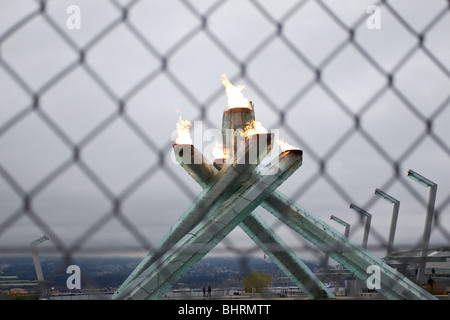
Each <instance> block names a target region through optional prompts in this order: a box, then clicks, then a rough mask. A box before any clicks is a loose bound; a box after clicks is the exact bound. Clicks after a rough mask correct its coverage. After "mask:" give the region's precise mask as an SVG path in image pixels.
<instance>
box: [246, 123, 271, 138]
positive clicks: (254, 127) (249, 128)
mask: <svg viewBox="0 0 450 320" xmlns="http://www.w3.org/2000/svg"><path fill="white" fill-rule="evenodd" d="M246 124H247V125H246V126H245V128H244V132H245V135H246V136H250V135H253V134H260V133H267V129H266V128H264V127H263V125H262V124H261V122H259V121H255V120H253V121H252V122H251V123H250V122H247V123H246Z"/></svg>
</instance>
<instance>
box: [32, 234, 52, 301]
mask: <svg viewBox="0 0 450 320" xmlns="http://www.w3.org/2000/svg"><path fill="white" fill-rule="evenodd" d="M47 240H50V239H49V237H47V236H46V235H44V236H42V237H40V238H38V239H36V240H34V241H33V242H31V243H30V247H31V253H32V255H33V263H34V268H35V269H36V276H37V280H38V283H39V287H40V289H41V297H42V298H45V297H46V296H47V288H46V287H45V282H44V274H43V273H42V268H41V262H40V261H39V255H38V250H37V246H38V245H40V244H41V243H42V242H44V241H47Z"/></svg>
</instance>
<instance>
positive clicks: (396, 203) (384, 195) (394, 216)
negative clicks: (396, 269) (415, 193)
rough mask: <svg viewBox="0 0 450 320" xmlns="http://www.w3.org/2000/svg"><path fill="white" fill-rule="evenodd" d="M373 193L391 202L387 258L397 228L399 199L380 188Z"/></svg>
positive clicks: (390, 254)
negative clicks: (392, 206)
mask: <svg viewBox="0 0 450 320" xmlns="http://www.w3.org/2000/svg"><path fill="white" fill-rule="evenodd" d="M375 195H377V196H379V197H380V198H382V199H384V200H386V201H387V202H390V203H393V204H394V208H393V209H392V219H391V229H390V230H389V239H388V245H387V249H386V260H389V259H390V258H391V256H392V251H393V247H394V237H395V230H396V228H397V220H398V211H399V209H400V201H398V200H397V199H395V198H393V197H391V196H390V195H388V194H387V193H385V192H384V191H382V190H380V189H375Z"/></svg>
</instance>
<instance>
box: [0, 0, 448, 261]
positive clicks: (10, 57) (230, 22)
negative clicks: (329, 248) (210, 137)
mask: <svg viewBox="0 0 450 320" xmlns="http://www.w3.org/2000/svg"><path fill="white" fill-rule="evenodd" d="M135 2H136V3H135ZM374 2H375V1H356V0H342V1H336V0H328V1H326V0H323V1H321V3H322V4H323V5H319V4H318V2H317V1H304V2H302V1H292V0H282V1H275V0H264V1H246V0H234V1H233V0H230V1H223V4H220V5H217V2H216V1H206V0H201V1H200V0H191V1H189V0H185V1H176V0H171V1H156V0H155V1H147V0H143V1H125V0H122V1H119V0H116V1H107V0H95V1H92V0H77V1H75V0H71V1H65V0H59V1H48V2H47V5H46V7H45V15H43V14H39V5H38V2H37V1H32V0H3V1H1V2H0V49H1V56H0V169H1V170H0V250H2V251H3V250H6V251H8V252H14V250H16V249H14V248H17V251H21V250H22V251H23V250H25V251H26V250H28V244H29V243H30V242H31V241H33V240H35V239H36V238H38V237H40V236H41V235H43V234H44V233H45V232H46V230H51V237H52V236H53V237H52V239H51V241H49V242H47V243H46V244H44V245H43V246H42V248H43V250H45V248H47V249H53V248H55V247H56V246H59V245H61V246H63V247H64V248H71V247H72V246H73V245H74V244H76V243H80V244H81V245H82V248H83V249H84V250H86V251H89V248H94V249H93V250H94V251H96V252H99V251H102V252H103V251H108V250H110V251H111V252H115V253H118V252H120V253H124V251H123V250H122V249H120V248H122V247H130V248H134V249H140V250H141V251H140V253H141V254H143V253H145V252H146V250H144V249H142V247H143V246H145V245H153V244H156V243H157V242H158V241H159V240H160V239H161V237H162V236H163V235H164V234H165V232H166V231H167V230H168V229H169V228H170V227H171V226H172V225H173V224H174V222H175V221H176V219H177V218H178V217H179V216H180V215H181V214H182V212H183V211H184V210H185V209H186V208H187V207H188V205H189V204H190V203H191V201H192V200H193V199H194V197H195V196H196V195H197V194H199V193H200V191H201V188H200V187H199V186H197V185H196V183H195V182H194V181H192V179H191V178H190V177H189V176H188V175H187V173H186V172H185V171H184V170H183V169H182V168H180V167H179V166H178V165H177V164H175V163H173V162H172V161H171V157H170V155H171V152H172V150H171V144H172V141H173V140H172V139H173V132H174V129H175V123H176V121H177V119H178V117H179V116H180V115H181V116H182V117H183V118H184V119H188V120H190V121H192V122H193V121H195V120H200V119H201V116H202V108H205V116H206V118H205V121H203V122H202V128H203V130H204V131H206V130H207V129H211V128H220V127H221V121H222V111H223V108H224V107H226V101H227V100H226V95H225V90H224V88H223V87H222V84H221V75H222V74H224V73H226V74H227V75H228V77H229V78H230V79H232V81H233V82H234V83H235V84H241V85H245V86H246V88H245V89H244V91H243V93H244V95H245V96H246V97H247V98H248V99H249V100H252V101H253V102H254V105H255V113H256V118H257V120H258V121H261V122H262V124H263V125H264V126H265V127H266V128H267V129H278V130H279V131H280V135H281V137H283V138H285V140H287V141H288V142H289V143H291V144H294V145H296V146H298V147H300V148H302V149H303V151H304V160H303V165H302V167H301V168H300V169H299V170H298V171H297V172H296V173H295V174H294V175H293V176H292V177H291V178H290V179H289V180H288V181H287V182H286V183H285V184H283V185H282V186H281V187H280V188H279V190H280V191H282V192H283V193H285V194H287V195H289V196H294V197H295V200H296V201H297V202H298V203H299V204H300V205H302V206H303V207H305V208H307V209H308V210H309V211H310V212H311V213H313V214H314V215H316V216H318V217H320V218H322V219H323V220H325V221H327V222H329V223H330V225H332V226H333V227H335V228H336V229H338V230H340V231H342V232H343V227H342V226H340V225H336V224H334V222H333V221H330V220H329V218H330V215H332V214H333V215H335V216H337V217H339V218H341V219H342V220H345V221H347V222H348V223H350V224H351V225H352V227H353V229H352V227H351V229H350V236H351V238H352V240H354V241H355V242H357V243H361V241H362V228H361V227H358V226H357V225H358V222H359V217H358V216H357V214H356V213H355V212H353V211H351V210H350V209H349V204H350V202H353V203H355V204H357V205H359V206H361V207H363V208H365V209H366V210H367V211H369V212H370V213H372V215H373V218H372V230H373V231H374V233H376V234H377V235H378V236H379V237H375V236H374V235H372V234H371V236H369V246H373V247H380V245H381V244H382V241H386V240H387V236H388V232H389V225H390V219H391V211H392V208H391V205H390V204H388V203H386V202H383V201H382V200H380V199H377V198H375V197H374V190H375V188H383V187H385V189H384V191H386V192H388V193H389V194H391V195H392V196H393V197H395V198H397V199H399V200H400V201H401V205H400V216H399V222H398V228H397V234H396V240H395V244H396V245H397V246H398V248H402V249H408V248H411V247H412V246H414V245H417V243H418V241H419V240H420V237H421V235H422V232H423V224H424V219H425V204H426V201H427V195H428V190H427V189H426V188H424V187H422V186H420V185H418V184H417V183H415V182H414V181H412V180H410V179H407V178H406V173H407V171H408V169H413V170H415V171H416V172H419V173H421V174H422V175H424V176H426V177H428V178H429V179H430V180H433V181H434V182H436V183H437V184H438V185H439V187H438V194H437V201H436V207H437V208H439V209H440V210H439V226H440V228H434V229H433V232H432V235H431V243H432V245H442V244H448V241H449V239H448V237H445V232H446V234H447V236H448V234H449V233H450V206H449V205H448V203H449V202H450V200H449V196H450V158H449V150H450V143H449V141H450V139H449V138H450V127H449V125H448V123H449V121H450V111H449V109H450V108H449V97H450V77H449V75H450V38H449V37H448V30H450V11H449V10H448V9H447V10H446V8H448V2H447V1H444V0H432V1H423V0H422V1H420V0H417V1H411V0H403V1H400V0H398V1H388V2H389V4H390V6H391V7H392V9H393V10H395V12H396V13H398V14H399V15H400V16H401V17H402V18H403V19H404V21H405V23H406V24H407V25H408V26H409V27H406V26H405V24H402V23H400V22H399V20H398V19H397V18H396V17H395V15H394V14H392V12H391V10H389V8H387V7H385V6H380V9H381V11H380V13H381V29H378V30H377V29H374V30H370V29H369V28H367V26H366V19H368V18H369V16H370V15H369V14H367V13H366V9H367V7H368V6H369V5H371V4H374ZM73 4H76V5H78V6H79V7H80V9H81V29H79V30H76V29H75V30H70V29H68V28H67V26H66V21H67V19H68V17H69V15H70V14H67V13H66V9H67V7H68V6H69V5H73ZM128 4H133V5H132V6H131V7H130V9H129V10H128V15H127V20H126V21H127V22H126V23H123V22H121V18H122V16H123V10H122V9H121V7H120V6H126V5H128ZM331 13H332V14H334V15H335V17H336V19H338V20H339V21H340V22H341V24H338V23H336V21H335V20H333V19H332V18H330V14H331ZM202 16H205V17H206V20H204V21H205V24H203V25H202ZM21 21H26V23H23V25H21V26H20V28H15V26H17V25H18V24H19V23H21ZM432 21H435V22H433V23H432ZM278 22H279V23H281V24H282V29H278V27H277V23H278ZM203 26H206V29H202V27H203ZM348 28H351V29H354V30H355V31H354V41H355V42H356V43H357V46H355V45H354V44H350V43H348V41H347V39H348V38H349V32H348ZM408 28H411V29H408ZM280 30H281V33H277V32H278V31H280ZM413 33H417V34H421V33H425V38H424V42H423V44H424V47H425V49H426V50H425V51H424V50H422V49H417V47H418V38H417V37H416V36H414V35H413ZM140 37H142V38H143V39H145V41H142V39H140ZM357 48H361V49H362V50H363V51H364V52H366V53H367V54H368V55H370V59H373V62H375V63H376V64H377V66H378V69H377V68H375V67H374V66H373V65H372V64H371V63H370V61H369V60H368V59H367V57H365V56H364V55H362V54H361V52H360V51H359V50H358V49H357ZM80 50H83V51H84V52H86V54H85V56H84V61H83V62H84V63H83V64H78V61H79V59H80V56H79V51H80ZM335 50H336V51H335ZM333 51H335V52H336V53H335V54H334V55H333V56H332V57H331V58H330V54H331V53H332V52H333ZM427 52H431V54H432V57H431V58H430V56H429V55H427V54H426V53H427ZM163 57H164V59H163ZM405 57H406V59H405V60H404V61H405V62H404V63H401V61H403V60H402V59H404V58H405ZM163 61H164V62H165V66H166V69H163V68H162V62H163ZM241 64H245V66H246V68H245V76H244V77H241V71H242V69H241ZM438 65H439V66H440V67H441V68H444V69H445V71H442V70H441V68H439V67H438ZM316 69H320V70H321V74H320V75H321V78H320V80H321V81H320V82H318V83H317V82H315V79H316V72H315V70H316ZM63 70H65V71H64V72H63V73H61V72H62V71H63ZM387 74H393V75H394V76H393V85H394V89H390V88H386V87H387V84H388V82H387V77H386V75H387ZM55 77H57V81H54V80H55ZM377 92H378V93H379V94H378V95H377ZM34 94H37V95H38V96H39V108H38V111H34V110H32V107H33V102H34V100H33V95H34ZM334 95H335V98H333V97H334ZM374 97H376V98H374ZM119 100H120V101H124V106H125V113H126V118H123V117H117V116H116V114H117V110H118V105H119V103H118V101H119ZM405 100H406V101H405ZM369 102H370V103H369ZM406 103H410V104H412V105H413V108H408V107H407V106H406ZM176 110H179V112H177V111H176ZM280 110H284V122H281V121H280ZM355 115H357V116H358V117H359V125H360V127H361V128H362V129H363V131H362V132H360V131H354V128H355ZM427 119H431V120H432V131H431V132H432V134H433V135H435V136H436V137H437V139H433V137H432V136H430V135H426V134H425V133H426V130H427V127H426V120H427ZM48 123H54V124H56V127H51V126H49V125H48ZM130 124H131V125H133V126H136V128H137V129H138V130H136V129H135V128H134V127H133V128H130ZM99 125H101V126H102V127H101V128H102V131H99V132H97V131H95V129H96V128H98V126H99ZM55 130H56V131H58V130H60V131H61V132H62V137H63V138H62V137H61V136H58V135H56V134H55ZM201 135H202V134H200V136H201ZM344 137H345V138H344ZM369 141H372V142H374V144H375V146H374V145H373V144H371V143H369ZM440 143H442V144H441V145H440ZM207 144H208V141H206V142H204V143H203V145H204V146H206V145H207ZM74 145H80V148H81V152H80V158H81V159H82V163H83V166H80V165H78V164H73V163H71V162H70V161H71V159H72V158H73V149H72V148H71V146H74ZM336 148H337V149H336ZM380 149H381V150H380ZM161 155H163V156H164V158H161ZM205 155H206V156H208V157H209V158H210V159H211V160H213V159H212V157H211V155H210V154H205ZM383 155H386V157H387V158H386V157H384V156H383ZM160 159H163V160H162V161H163V164H164V166H161V165H160V164H161V162H160V161H161V160H160ZM321 159H324V160H325V172H326V176H321V175H320V170H321V166H320V160H321ZM392 161H393V162H398V163H399V173H400V178H401V180H396V179H395V177H394V174H395V172H394V169H393V168H394V167H393V164H392ZM64 164H67V165H64ZM58 168H60V169H61V170H60V171H58V172H57V173H55V170H57V169H58ZM86 168H88V169H86ZM87 170H90V171H92V172H94V173H95V175H96V177H98V180H99V182H98V183H96V182H95V181H92V179H91V177H89V176H87V175H86V172H87ZM52 173H55V174H56V176H55V178H54V179H53V180H51V182H50V183H46V182H45V181H46V180H45V179H46V178H47V177H48V176H49V175H50V174H52ZM139 177H144V178H145V179H144V180H142V181H141V180H139ZM43 183H44V187H39V186H40V185H42V184H43ZM98 184H101V185H104V186H106V188H107V190H106V191H105V190H101V189H100V188H99V187H98ZM336 185H338V186H339V188H336ZM130 186H133V187H132V189H131V190H130V189H129V188H130ZM28 193H31V195H32V202H31V207H32V209H33V212H34V214H35V215H36V217H35V216H34V214H32V216H31V217H30V216H29V215H27V214H24V213H23V212H22V208H23V206H24V202H23V201H22V200H23V199H22V198H23V196H24V195H25V194H28ZM417 196H419V197H417ZM116 197H117V198H120V199H123V201H122V203H121V212H122V214H123V217H124V219H122V220H121V219H118V218H116V217H112V216H111V214H110V212H111V208H112V202H111V200H110V198H116ZM257 212H258V213H259V214H261V215H262V216H263V217H264V218H265V219H266V220H267V221H268V222H269V223H270V224H271V225H272V226H273V227H274V228H275V230H276V231H277V232H278V233H279V235H280V236H281V237H282V238H283V239H285V240H286V241H287V242H288V244H289V245H291V246H292V247H294V248H300V249H299V250H298V252H299V253H302V254H304V255H307V254H308V252H306V251H305V250H304V248H303V247H304V246H305V245H307V243H306V242H305V241H304V240H302V239H301V238H299V237H298V236H297V235H296V234H294V233H293V232H292V231H291V230H289V229H288V228H287V227H285V226H283V225H281V224H280V223H278V222H277V221H276V220H275V219H274V218H273V217H272V216H270V215H269V214H268V213H267V212H264V210H263V209H261V208H260V209H258V210H257ZM93 226H97V227H96V228H94V229H95V230H94V232H93V234H92V235H91V234H90V235H89V237H87V238H86V240H84V239H83V237H84V235H85V234H86V232H88V230H90V229H91V228H92V227H93ZM341 229H342V230H341ZM133 230H136V231H137V232H138V233H137V236H134V235H133ZM442 230H444V231H442ZM380 237H381V239H380ZM223 245H226V246H230V247H231V248H232V250H235V251H238V250H246V249H251V248H254V244H253V243H252V242H251V240H250V239H248V238H247V237H246V236H245V234H244V233H243V232H242V231H241V230H239V229H236V230H235V231H233V233H232V234H231V235H230V236H229V237H228V238H227V239H226V240H225V241H224V242H223V243H222V244H221V246H222V247H223ZM1 248H3V249H1ZM302 248H303V249H302ZM125 252H126V251H125ZM216 252H218V253H221V254H224V253H225V254H229V253H230V252H231V251H229V250H220V249H217V251H216ZM254 253H255V254H257V255H260V256H262V253H261V252H259V251H255V252H254Z"/></svg>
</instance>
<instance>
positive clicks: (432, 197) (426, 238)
mask: <svg viewBox="0 0 450 320" xmlns="http://www.w3.org/2000/svg"><path fill="white" fill-rule="evenodd" d="M408 177H410V178H411V179H413V180H414V181H416V182H418V183H420V184H421V185H423V186H425V187H429V188H430V193H429V195H428V204H427V216H426V218H425V227H424V230H423V242H422V255H421V257H422V259H421V260H420V263H419V272H418V273H417V280H418V281H421V282H424V281H425V267H426V257H427V255H428V246H429V243H430V235H431V222H432V221H433V215H434V203H435V201H436V192H437V184H436V183H434V182H433V181H431V180H428V179H427V178H425V177H423V176H422V175H420V174H418V173H417V172H414V171H413V170H409V171H408Z"/></svg>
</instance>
